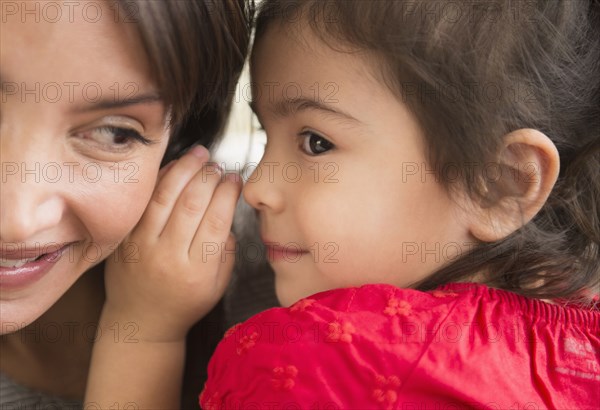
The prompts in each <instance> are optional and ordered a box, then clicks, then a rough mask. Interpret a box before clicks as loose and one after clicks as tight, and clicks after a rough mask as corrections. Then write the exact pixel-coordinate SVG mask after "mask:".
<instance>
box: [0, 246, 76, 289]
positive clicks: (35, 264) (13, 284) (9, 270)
mask: <svg viewBox="0 0 600 410" xmlns="http://www.w3.org/2000/svg"><path fill="white" fill-rule="evenodd" d="M72 244H73V243H72V242H71V243H68V244H66V245H63V247H61V248H59V249H56V250H54V251H52V252H48V253H46V254H43V255H39V256H38V258H34V257H30V258H26V259H21V260H16V259H4V258H2V259H1V262H0V288H2V289H8V288H21V287H25V286H28V285H30V284H32V283H34V282H36V281H37V280H39V279H40V278H41V277H42V276H44V275H45V274H46V273H48V271H50V269H52V267H53V266H54V264H55V263H56V262H58V260H59V259H61V257H62V256H63V254H64V253H65V251H66V250H67V249H68V248H69V246H71V245H72ZM7 265H8V266H7ZM10 265H12V266H10Z"/></svg>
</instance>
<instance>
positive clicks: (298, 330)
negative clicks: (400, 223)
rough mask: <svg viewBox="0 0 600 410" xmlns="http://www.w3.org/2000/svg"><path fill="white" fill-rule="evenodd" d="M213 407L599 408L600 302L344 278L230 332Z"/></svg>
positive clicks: (217, 359)
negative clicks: (587, 304)
mask: <svg viewBox="0 0 600 410" xmlns="http://www.w3.org/2000/svg"><path fill="white" fill-rule="evenodd" d="M200 404H201V406H202V407H203V408H204V409H206V410H213V409H236V410H237V409H257V410H258V409H265V410H267V409H268V410H277V409H282V410H283V409H287V410H292V409H314V410H333V409H370V408H373V409H406V410H413V409H414V410H430V409H431V410H445V409H462V408H478V409H511V410H525V409H545V408H553V409H598V408H599V407H600V311H599V310H597V309H592V308H590V309H584V308H578V307H574V306H559V305H552V304H548V303H545V302H542V301H539V300H534V299H528V298H525V297H523V296H520V295H517V294H514V293H511V292H507V291H503V290H498V289H492V288H488V287H486V286H483V285H477V284H451V285H446V286H443V287H441V288H440V289H438V290H435V291H431V292H420V291H416V290H411V289H400V288H396V287H393V286H389V285H366V286H362V287H359V288H349V289H337V290H332V291H327V292H322V293H319V294H316V295H314V296H311V297H309V298H306V299H303V300H301V301H299V302H297V303H296V304H294V305H293V306H291V307H290V308H274V309H269V310H267V311H265V312H262V313H260V314H258V315H256V316H254V317H252V318H250V319H249V320H248V321H246V322H244V323H243V324H240V325H236V326H234V327H233V328H232V329H230V331H228V332H227V334H226V336H225V338H224V339H223V341H221V343H220V344H219V346H218V347H217V350H216V352H215V354H214V356H213V358H212V359H211V362H210V364H209V369H208V381H207V383H206V386H205V389H204V391H203V392H202V394H201V395H200Z"/></svg>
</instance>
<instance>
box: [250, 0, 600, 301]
mask: <svg viewBox="0 0 600 410" xmlns="http://www.w3.org/2000/svg"><path fill="white" fill-rule="evenodd" d="M274 23H278V24H283V25H288V26H289V25H292V24H305V25H307V26H308V27H310V28H311V30H312V31H313V32H314V33H316V34H317V36H319V38H320V39H321V40H323V41H324V42H325V43H327V44H328V45H329V46H330V47H332V48H334V49H336V50H337V51H348V52H352V51H353V50H360V51H365V50H366V51H370V52H372V53H373V54H374V55H375V56H376V57H377V58H375V59H374V61H380V62H381V66H380V67H374V70H375V74H377V75H378V78H380V79H381V80H382V82H383V83H384V84H385V85H386V86H388V87H389V88H390V90H391V91H392V92H393V93H394V94H395V95H396V96H397V98H398V99H399V100H401V101H402V102H404V103H406V104H407V105H408V107H409V108H410V110H411V111H412V113H413V114H414V115H415V117H416V118H417V120H418V121H419V123H420V125H421V127H422V129H423V130H424V133H425V138H426V142H427V147H428V152H427V155H428V161H429V163H430V165H429V166H431V167H433V169H435V171H436V173H437V176H438V178H439V179H438V180H439V181H441V182H442V183H443V184H444V186H446V187H447V188H448V189H450V190H452V189H453V188H455V187H456V186H459V187H461V188H462V189H464V190H466V192H467V193H468V194H469V195H470V196H471V197H472V198H474V199H476V200H478V201H480V202H481V203H482V204H484V206H486V205H491V204H494V203H496V201H498V199H499V198H503V197H506V196H510V193H511V190H512V189H515V184H518V183H519V181H516V180H515V178H506V177H503V178H501V179H499V180H492V179H491V178H490V177H489V175H486V166H485V164H496V165H498V166H501V165H499V163H498V162H496V161H497V159H498V153H499V152H500V147H501V144H502V138H503V136H505V135H506V134H508V133H510V132H511V131H515V130H518V129H521V128H533V129H537V130H540V131H541V132H543V133H544V134H546V135H547V136H548V137H549V138H550V139H551V140H552V141H553V142H554V144H555V145H556V147H557V149H558V151H559V155H560V162H561V171H560V175H559V177H558V181H557V183H556V185H555V187H554V189H553V190H552V192H551V194H550V197H549V198H548V201H547V202H546V204H545V205H544V206H543V208H542V209H541V210H540V211H539V212H538V214H537V215H536V216H535V217H534V218H533V220H531V221H530V222H528V223H526V224H524V226H523V227H521V228H520V229H518V230H517V231H515V232H514V233H513V234H511V235H510V236H508V237H506V238H505V239H503V240H500V241H498V242H494V243H479V244H477V246H476V247H474V248H473V249H471V250H470V251H469V252H468V253H467V254H463V255H460V257H457V258H456V259H454V260H453V261H451V262H450V263H449V264H447V265H446V266H444V267H442V268H441V269H440V270H438V271H437V272H435V273H434V274H433V275H431V276H430V277H428V278H426V279H424V280H423V281H422V282H420V283H418V284H416V285H415V287H417V288H418V289H423V290H427V289H432V288H435V287H437V286H439V285H441V284H444V283H448V282H456V281H461V280H468V279H469V278H470V277H472V276H473V275H474V274H476V273H478V274H482V275H483V281H484V282H485V283H487V284H488V285H490V286H494V287H498V288H502V289H506V290H510V291H513V292H517V293H520V294H523V295H526V296H530V297H537V298H562V297H564V298H577V297H580V296H581V295H582V294H583V293H585V292H586V291H589V290H591V289H594V287H595V286H597V285H598V282H599V280H600V256H599V244H600V30H599V29H598V28H599V26H600V4H599V2H598V1H595V0H589V1H586V0H577V1H553V0H532V1H526V2H524V1H515V2H509V1H505V0H498V1H488V0H486V1H472V0H469V1H464V2H462V1H459V2H456V1H455V2H445V1H413V0H411V1H402V0H375V1H364V0H264V2H263V3H262V5H261V8H260V10H259V13H258V16H257V27H256V35H255V37H256V39H255V41H256V42H258V41H260V39H261V37H262V36H264V35H265V32H266V31H267V29H268V28H269V27H270V26H271V25H272V24H274ZM448 164H452V166H453V168H454V170H457V169H458V172H453V173H452V175H449V174H448V173H446V172H444V170H446V169H448V168H447V167H446V165H448ZM474 164H476V166H473V165H474ZM500 171H508V172H504V173H503V175H504V176H506V175H509V174H510V171H511V170H510V169H503V168H500ZM522 174H523V173H521V174H520V175H522ZM457 175H458V176H459V181H458V182H459V184H453V183H452V182H456V176H457ZM452 177H454V180H453V178H452Z"/></svg>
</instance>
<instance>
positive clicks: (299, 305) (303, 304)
mask: <svg viewBox="0 0 600 410" xmlns="http://www.w3.org/2000/svg"><path fill="white" fill-rule="evenodd" d="M313 303H315V300H314V299H302V300H300V301H298V302H296V303H294V304H293V305H292V306H291V307H290V312H304V311H305V310H306V308H307V307H310V306H312V305H313Z"/></svg>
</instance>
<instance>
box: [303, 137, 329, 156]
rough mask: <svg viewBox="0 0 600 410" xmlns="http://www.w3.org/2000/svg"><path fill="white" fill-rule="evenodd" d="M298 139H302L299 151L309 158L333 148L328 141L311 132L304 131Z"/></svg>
mask: <svg viewBox="0 0 600 410" xmlns="http://www.w3.org/2000/svg"><path fill="white" fill-rule="evenodd" d="M300 137H301V139H302V140H301V145H300V149H301V150H302V151H304V152H305V153H306V154H308V155H311V156H316V155H320V154H323V153H325V152H327V151H329V150H331V149H333V148H334V147H335V146H334V145H333V143H331V142H330V141H329V140H327V139H326V138H323V137H322V136H320V135H319V134H317V133H315V132H313V131H305V132H303V133H301V134H300Z"/></svg>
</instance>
